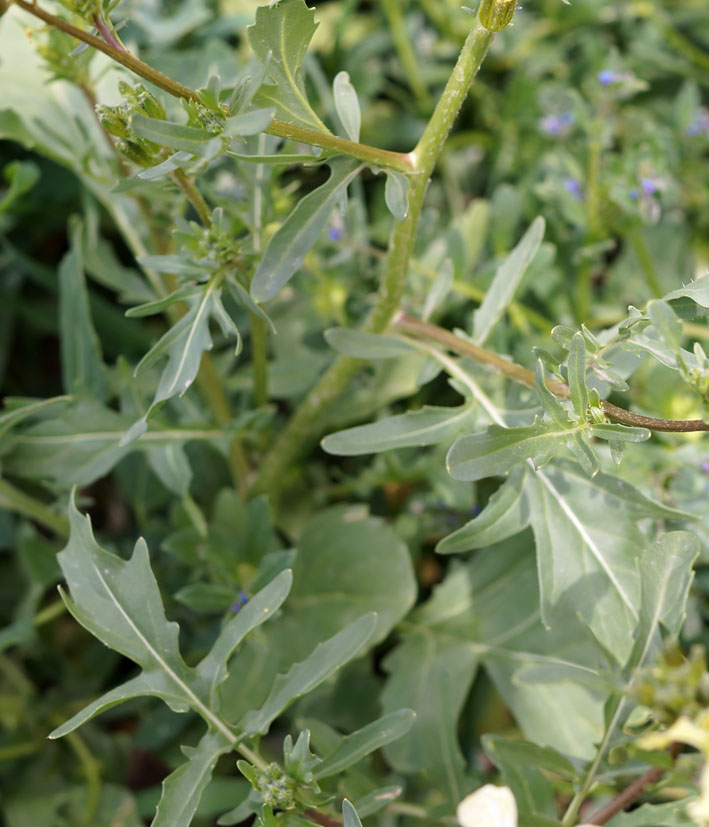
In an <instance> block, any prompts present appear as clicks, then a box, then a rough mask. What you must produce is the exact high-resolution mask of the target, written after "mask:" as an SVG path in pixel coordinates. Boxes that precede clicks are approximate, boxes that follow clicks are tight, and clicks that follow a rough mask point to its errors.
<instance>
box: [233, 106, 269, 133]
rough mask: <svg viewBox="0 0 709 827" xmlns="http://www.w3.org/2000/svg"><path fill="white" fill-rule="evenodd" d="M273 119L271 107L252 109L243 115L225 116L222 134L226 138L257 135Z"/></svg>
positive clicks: (266, 127)
mask: <svg viewBox="0 0 709 827" xmlns="http://www.w3.org/2000/svg"><path fill="white" fill-rule="evenodd" d="M272 120H273V109H254V110H252V111H251V112H247V113H245V114H243V115H234V117H233V118H227V121H226V123H225V124H224V130H223V132H222V134H223V135H224V136H225V137H227V138H238V137H247V136H249V135H258V134H259V133H261V132H263V131H264V130H266V129H268V127H269V126H270V125H271V121H272Z"/></svg>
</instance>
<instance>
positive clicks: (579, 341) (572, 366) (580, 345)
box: [568, 333, 588, 422]
mask: <svg viewBox="0 0 709 827" xmlns="http://www.w3.org/2000/svg"><path fill="white" fill-rule="evenodd" d="M568 370H569V392H570V393H571V402H572V404H573V406H574V410H575V411H576V416H577V417H578V421H579V422H584V421H585V420H586V409H587V408H588V387H587V386H586V340H585V339H584V337H583V336H582V335H581V333H574V335H573V338H572V339H571V347H570V349H569V361H568Z"/></svg>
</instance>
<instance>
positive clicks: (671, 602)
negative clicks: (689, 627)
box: [630, 531, 701, 667]
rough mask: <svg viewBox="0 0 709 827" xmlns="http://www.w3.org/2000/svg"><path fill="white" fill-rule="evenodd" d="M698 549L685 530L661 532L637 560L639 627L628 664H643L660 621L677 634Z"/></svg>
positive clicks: (693, 538)
mask: <svg viewBox="0 0 709 827" xmlns="http://www.w3.org/2000/svg"><path fill="white" fill-rule="evenodd" d="M700 550H701V547H700V544H699V540H698V538H697V537H696V535H694V534H691V533H690V532H688V531H672V532H669V533H667V534H663V535H662V537H660V538H659V539H658V540H657V542H656V543H655V544H654V545H652V546H650V548H648V549H647V550H646V551H645V553H644V554H643V555H642V557H641V559H640V560H639V566H640V578H641V582H642V588H641V592H642V596H641V600H640V612H639V618H638V629H637V636H636V641H635V647H634V649H633V654H632V656H631V658H630V664H631V665H632V666H633V667H637V666H642V665H643V664H644V663H645V662H646V661H647V659H648V655H649V654H650V652H651V650H652V647H653V643H657V644H659V642H660V641H659V639H657V638H656V637H655V635H656V632H657V629H658V627H659V626H660V624H661V625H662V626H663V627H664V628H665V630H666V631H667V633H668V634H669V636H670V637H677V636H678V635H679V633H680V630H681V628H682V625H683V623H684V618H685V609H686V605H687V598H688V596H689V588H690V586H691V584H692V579H693V577H694V573H693V571H692V566H693V565H694V563H695V561H696V559H697V557H698V556H699V552H700Z"/></svg>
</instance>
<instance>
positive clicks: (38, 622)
mask: <svg viewBox="0 0 709 827" xmlns="http://www.w3.org/2000/svg"><path fill="white" fill-rule="evenodd" d="M65 611H66V604H65V603H64V601H63V600H55V601H54V603H50V604H49V606H45V607H44V608H43V609H42V610H41V611H39V612H37V614H36V615H35V616H34V617H33V618H32V625H33V626H44V624H45V623H51V622H52V621H53V620H55V619H56V618H57V617H61V616H62V615H63V614H64V612H65Z"/></svg>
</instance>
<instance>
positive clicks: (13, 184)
mask: <svg viewBox="0 0 709 827" xmlns="http://www.w3.org/2000/svg"><path fill="white" fill-rule="evenodd" d="M355 140H357V139H355ZM2 176H3V178H4V179H5V181H7V183H8V184H9V186H8V188H7V191H6V192H5V194H4V195H3V197H2V198H0V213H3V212H7V211H8V210H9V209H10V208H11V207H12V205H13V204H14V203H15V201H17V199H18V198H21V197H22V196H23V195H24V194H25V193H26V192H29V191H30V190H31V189H32V187H34V185H35V184H36V183H37V181H39V177H40V172H39V167H38V166H37V164H35V163H33V162H32V161H11V162H10V163H9V164H6V165H5V167H4V168H3V171H2Z"/></svg>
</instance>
